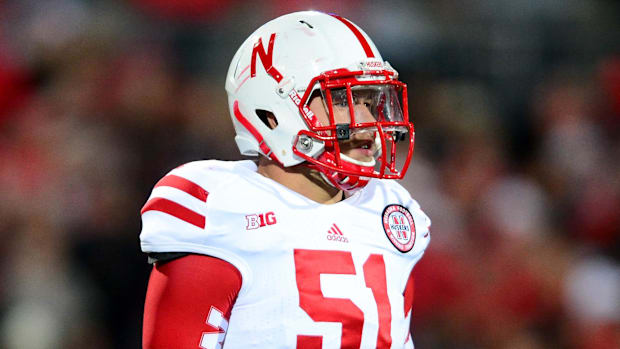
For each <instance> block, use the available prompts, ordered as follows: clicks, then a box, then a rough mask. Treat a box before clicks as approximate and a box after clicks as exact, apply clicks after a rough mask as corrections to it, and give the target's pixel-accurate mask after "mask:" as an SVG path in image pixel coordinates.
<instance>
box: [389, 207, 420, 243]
mask: <svg viewBox="0 0 620 349" xmlns="http://www.w3.org/2000/svg"><path fill="white" fill-rule="evenodd" d="M381 221H382V222H383V230H385V235H387V237H388V239H390V241H391V242H392V244H393V245H394V247H396V248H397V249H398V250H399V251H400V252H403V253H404V252H409V251H411V249H412V248H413V244H414V243H415V223H414V222H413V216H412V215H411V212H409V210H408V209H407V208H406V207H404V206H401V205H388V206H387V207H386V208H385V209H384V210H383V215H382V218H381Z"/></svg>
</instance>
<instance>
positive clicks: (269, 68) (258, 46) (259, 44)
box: [250, 33, 282, 82]
mask: <svg viewBox="0 0 620 349" xmlns="http://www.w3.org/2000/svg"><path fill="white" fill-rule="evenodd" d="M275 40H276V33H272V34H271V36H270V37H269V46H268V47H267V52H265V47H263V39H262V38H258V41H256V43H255V44H254V48H252V63H251V68H250V76H251V77H255V76H256V54H257V53H258V57H260V61H261V63H262V64H263V67H264V68H265V71H266V72H267V74H269V75H271V77H273V78H274V79H275V80H276V81H277V82H280V81H282V74H280V72H279V71H278V70H277V69H276V68H275V67H274V66H273V43H274V41H275Z"/></svg>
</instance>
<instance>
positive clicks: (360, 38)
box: [330, 14, 375, 58]
mask: <svg viewBox="0 0 620 349" xmlns="http://www.w3.org/2000/svg"><path fill="white" fill-rule="evenodd" d="M330 16H332V17H334V18H336V19H338V20H339V21H341V22H342V23H344V25H346V26H347V28H349V29H350V30H351V31H352V32H353V34H354V35H355V37H356V38H357V40H358V41H359V42H360V44H361V45H362V47H363V48H364V52H365V53H366V56H367V57H368V58H374V57H375V54H374V53H372V49H371V48H370V45H369V44H368V41H366V38H365V37H364V35H363V34H362V32H360V31H359V29H357V27H356V26H355V25H354V24H353V23H351V22H350V21H349V20H348V19H346V18H342V17H340V16H338V15H335V14H330Z"/></svg>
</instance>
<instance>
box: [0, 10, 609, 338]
mask: <svg viewBox="0 0 620 349" xmlns="http://www.w3.org/2000/svg"><path fill="white" fill-rule="evenodd" d="M330 6H331V7H330ZM310 8H313V9H321V10H325V11H328V12H337V13H339V14H341V15H343V16H345V17H347V18H349V19H351V20H353V21H354V22H355V23H357V24H358V25H360V26H361V27H362V28H364V29H365V30H366V31H367V32H368V33H369V35H370V36H371V37H372V38H373V39H374V41H375V43H376V44H377V46H378V47H379V49H380V50H381V51H382V54H383V56H384V58H387V59H388V60H389V61H390V62H391V63H392V65H393V66H395V67H396V68H397V69H398V70H399V72H400V74H401V77H402V79H403V80H404V81H406V82H407V83H408V84H409V90H410V91H409V105H410V108H411V110H410V115H411V117H412V119H413V121H414V123H415V125H416V130H417V134H416V154H415V155H414V159H413V162H412V166H411V168H410V171H409V173H408V174H407V176H406V178H405V179H404V180H403V184H404V185H405V186H406V187H407V188H408V189H409V190H410V191H411V192H412V194H413V196H414V198H416V199H417V200H418V201H419V202H420V204H421V205H422V207H423V208H424V209H425V210H426V212H427V213H428V215H429V216H430V217H431V219H432V221H433V225H432V230H431V234H432V243H431V245H430V247H429V249H428V251H427V253H426V255H425V257H424V258H423V259H422V261H421V262H420V263H419V264H418V266H417V267H416V268H417V269H416V293H415V305H414V313H413V329H414V331H413V338H414V342H415V343H416V347H417V348H420V349H426V348H463V349H470V348H471V349H474V348H508V349H521V348H534V349H538V348H567V349H595V348H596V349H607V348H609V349H612V348H620V22H618V20H617V19H618V18H620V5H619V4H617V3H616V2H614V1H603V0H600V1H594V0H593V1H578V0H565V1H558V0H540V1H525V0H518V1H514V0H512V1H508V0H499V1H482V0H471V1H459V2H453V1H448V0H436V1H432V2H426V1H404V0H403V1H380V2H379V1H371V0H363V1H354V0H343V1H340V2H338V3H337V4H334V3H333V2H329V1H284V0H273V1H256V2H254V1H241V0H228V1H212V0H204V1H192V0H178V1H167V0H109V1H96V0H5V1H0V196H1V198H2V199H1V200H0V238H1V239H2V241H3V243H2V244H1V245H0V281H1V282H0V348H7V349H13V348H16V349H17V348H18V349H28V348H38V349H41V348H69V349H71V348H84V347H88V348H93V349H97V348H101V349H103V348H136V347H139V346H140V336H141V320H142V319H141V316H142V306H143V300H144V295H145V290H146V284H147V279H148V274H149V271H150V266H149V265H148V264H147V262H146V257H145V256H144V255H142V254H141V253H140V248H139V242H138V234H139V231H140V217H139V211H140V208H141V206H142V205H143V203H144V202H145V200H146V198H147V197H148V194H149V192H150V190H151V188H152V186H153V185H154V183H155V182H156V181H157V180H158V179H159V178H160V177H161V176H162V175H163V174H165V173H166V172H167V171H169V170H170V169H172V168H174V167H176V166H178V165H180V164H182V163H184V162H187V161H190V160H196V159H207V158H217V159H223V160H235V159H240V156H239V155H238V150H237V149H236V146H235V144H234V142H233V139H232V136H233V129H232V125H231V123H230V120H229V116H228V108H227V102H226V95H225V92H224V77H225V71H226V69H227V67H228V63H229V61H230V59H231V58H232V55H233V54H234V52H235V50H236V49H237V47H238V46H239V45H240V44H241V43H242V41H243V40H244V39H245V38H246V37H247V36H248V35H249V34H250V33H251V32H252V31H253V30H254V29H255V28H257V27H258V26H259V25H261V24H262V23H264V22H266V21H267V20H268V19H271V18H274V17H276V16H278V15H281V14H283V13H286V12H291V11H295V10H302V9H310Z"/></svg>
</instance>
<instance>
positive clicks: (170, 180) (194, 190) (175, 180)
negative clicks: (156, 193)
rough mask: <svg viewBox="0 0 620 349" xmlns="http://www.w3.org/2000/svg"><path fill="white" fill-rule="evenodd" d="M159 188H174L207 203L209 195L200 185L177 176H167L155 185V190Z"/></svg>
mask: <svg viewBox="0 0 620 349" xmlns="http://www.w3.org/2000/svg"><path fill="white" fill-rule="evenodd" d="M157 187H173V188H176V189H179V190H181V191H184V192H186V193H188V194H189V195H191V196H193V197H195V198H196V199H198V200H200V201H204V202H206V201H207V196H208V195H209V193H207V191H206V190H204V189H202V188H201V187H200V186H199V185H198V184H196V183H194V182H192V181H189V180H187V179H185V178H183V177H179V176H175V175H172V174H171V175H167V176H165V177H164V178H162V179H160V180H159V182H157V184H155V188H157Z"/></svg>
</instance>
